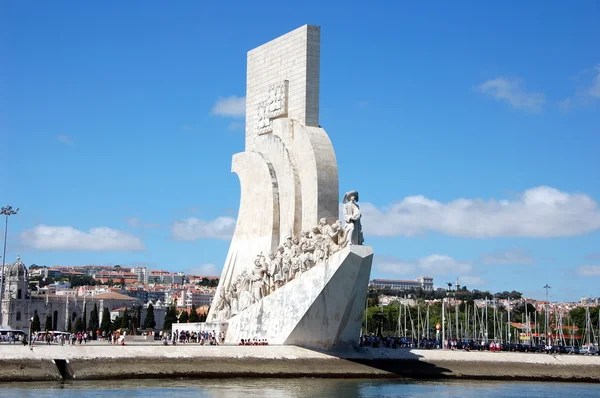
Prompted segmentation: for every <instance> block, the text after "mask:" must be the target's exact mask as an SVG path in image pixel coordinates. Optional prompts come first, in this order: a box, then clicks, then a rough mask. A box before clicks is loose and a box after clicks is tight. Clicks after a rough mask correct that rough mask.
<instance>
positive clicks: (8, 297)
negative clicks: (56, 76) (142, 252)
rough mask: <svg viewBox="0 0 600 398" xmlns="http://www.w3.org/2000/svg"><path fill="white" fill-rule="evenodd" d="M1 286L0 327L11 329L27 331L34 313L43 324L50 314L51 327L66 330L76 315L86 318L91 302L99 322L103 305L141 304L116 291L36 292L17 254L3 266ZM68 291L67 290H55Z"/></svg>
mask: <svg viewBox="0 0 600 398" xmlns="http://www.w3.org/2000/svg"><path fill="white" fill-rule="evenodd" d="M3 284H4V290H3V295H2V297H1V306H0V308H1V315H2V323H1V324H0V329H14V330H23V331H24V332H26V333H27V332H29V325H30V320H31V318H32V317H33V316H34V315H35V314H37V315H38V317H39V319H40V321H41V323H42V325H44V322H45V319H46V318H47V317H49V318H50V319H51V320H52V322H51V323H52V329H53V330H66V329H67V327H68V324H69V322H71V324H72V325H73V324H74V323H75V321H76V320H77V318H79V317H81V318H83V314H84V313H85V315H86V317H87V319H90V318H89V317H90V314H91V312H92V310H93V309H94V306H97V308H98V315H99V318H100V322H102V314H103V311H104V308H108V309H109V311H111V310H113V309H115V308H119V307H123V306H128V307H132V306H141V305H142V302H141V301H140V300H137V299H135V298H133V297H130V296H127V295H124V294H120V293H117V292H103V293H100V294H95V295H83V296H81V295H73V294H50V293H51V289H47V290H46V292H45V294H36V293H37V292H31V291H29V289H28V286H29V272H28V270H27V267H26V266H25V264H23V262H21V259H20V258H17V261H16V262H14V263H13V264H6V266H5V268H4V281H3ZM62 286H66V285H62ZM60 291H65V292H68V291H69V290H58V291H56V290H55V292H56V293H58V292H60Z"/></svg>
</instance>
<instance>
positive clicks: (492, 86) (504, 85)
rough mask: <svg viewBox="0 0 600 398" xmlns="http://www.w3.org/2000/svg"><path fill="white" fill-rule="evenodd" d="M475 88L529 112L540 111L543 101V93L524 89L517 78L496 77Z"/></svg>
mask: <svg viewBox="0 0 600 398" xmlns="http://www.w3.org/2000/svg"><path fill="white" fill-rule="evenodd" d="M477 90H478V91H479V92H481V93H484V94H488V95H491V96H492V97H494V98H495V99H497V100H499V101H506V102H508V103H509V104H510V105H511V106H512V107H513V108H517V109H524V110H526V111H530V112H539V111H541V110H542V107H543V105H544V102H545V97H544V94H542V93H535V92H527V91H525V90H524V89H523V87H522V84H521V81H520V80H517V79H506V78H504V77H497V78H495V79H490V80H487V81H485V82H483V83H481V84H480V85H479V86H477Z"/></svg>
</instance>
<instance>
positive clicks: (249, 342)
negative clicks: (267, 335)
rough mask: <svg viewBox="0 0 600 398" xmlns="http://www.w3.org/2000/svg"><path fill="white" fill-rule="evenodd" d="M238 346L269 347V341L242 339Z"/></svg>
mask: <svg viewBox="0 0 600 398" xmlns="http://www.w3.org/2000/svg"><path fill="white" fill-rule="evenodd" d="M238 345H269V342H268V341H267V339H257V338H254V339H241V340H240V342H239V343H238Z"/></svg>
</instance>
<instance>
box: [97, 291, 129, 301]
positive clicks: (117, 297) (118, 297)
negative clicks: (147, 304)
mask: <svg viewBox="0 0 600 398" xmlns="http://www.w3.org/2000/svg"><path fill="white" fill-rule="evenodd" d="M94 298H97V299H101V300H102V299H109V300H131V301H133V300H135V299H134V298H133V297H129V296H127V295H125V294H121V293H117V292H106V293H100V294H97V295H96V296H94Z"/></svg>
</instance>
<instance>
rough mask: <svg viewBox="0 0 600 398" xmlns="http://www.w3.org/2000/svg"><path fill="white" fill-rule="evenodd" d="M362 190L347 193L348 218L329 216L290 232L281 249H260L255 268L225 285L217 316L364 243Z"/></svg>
mask: <svg viewBox="0 0 600 398" xmlns="http://www.w3.org/2000/svg"><path fill="white" fill-rule="evenodd" d="M357 201H358V192H356V191H350V192H348V193H346V195H344V201H343V204H344V212H343V213H344V221H345V224H344V225H342V222H341V221H340V220H337V221H336V222H334V223H333V224H331V225H330V224H328V223H327V220H326V219H325V218H322V219H321V220H320V221H319V225H317V226H315V227H313V228H312V229H311V230H310V231H302V232H301V233H300V236H292V235H288V236H287V237H286V239H285V241H284V242H283V244H281V245H279V247H278V248H277V250H275V251H270V252H269V253H268V255H267V256H265V255H263V253H260V254H258V255H257V256H256V259H255V260H254V266H253V267H252V269H251V271H250V272H248V271H243V272H242V273H241V274H240V275H238V277H237V278H236V279H235V280H234V281H232V283H231V284H230V285H229V287H228V288H227V290H224V289H222V290H221V291H220V292H219V295H218V298H217V300H218V302H217V305H216V307H215V309H216V310H217V319H218V320H226V319H229V318H230V317H231V316H233V315H236V314H237V313H239V312H241V311H243V310H244V309H246V308H247V307H249V306H251V305H252V304H254V303H256V302H257V301H259V300H261V299H262V298H263V297H265V296H267V295H269V294H270V293H272V292H274V291H276V290H277V289H279V288H281V287H282V286H284V285H285V284H286V283H288V282H290V281H292V280H294V279H295V278H298V277H299V276H300V275H302V274H303V273H304V272H306V271H308V270H310V269H311V268H312V267H314V266H318V265H320V264H324V263H325V262H327V260H328V259H329V257H331V256H332V255H333V254H335V253H336V252H338V251H340V250H342V249H343V248H345V247H346V246H348V245H362V244H363V242H364V239H363V234H362V226H361V221H360V219H361V212H360V208H359V206H358V204H357V203H356V202H357Z"/></svg>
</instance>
